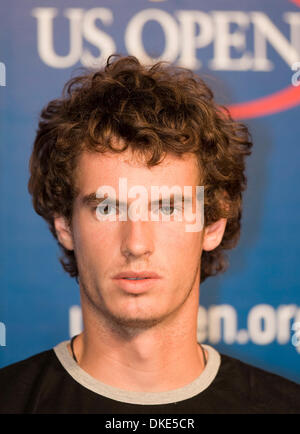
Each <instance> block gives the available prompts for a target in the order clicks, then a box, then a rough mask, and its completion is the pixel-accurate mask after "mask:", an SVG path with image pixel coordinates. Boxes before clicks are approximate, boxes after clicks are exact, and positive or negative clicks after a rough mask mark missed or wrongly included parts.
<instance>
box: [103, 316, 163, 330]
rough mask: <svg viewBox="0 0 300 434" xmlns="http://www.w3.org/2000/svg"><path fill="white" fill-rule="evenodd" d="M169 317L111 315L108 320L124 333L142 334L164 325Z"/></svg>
mask: <svg viewBox="0 0 300 434" xmlns="http://www.w3.org/2000/svg"><path fill="white" fill-rule="evenodd" d="M167 316H168V315H162V316H157V317H136V316H135V317H134V316H132V317H130V316H126V315H116V314H112V313H110V314H108V315H107V319H108V320H109V322H110V324H111V325H112V326H113V327H114V328H115V327H117V328H119V329H122V330H124V331H126V330H128V331H131V332H133V331H135V332H141V331H143V330H148V329H151V328H152V327H155V326H157V325H158V324H160V323H162V322H163V320H164V319H165V318H166V317H167Z"/></svg>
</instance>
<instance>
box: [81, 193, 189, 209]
mask: <svg viewBox="0 0 300 434" xmlns="http://www.w3.org/2000/svg"><path fill="white" fill-rule="evenodd" d="M104 199H107V200H108V201H109V202H114V201H115V202H116V205H117V206H120V205H125V202H123V201H119V199H117V198H116V199H115V200H114V198H113V197H111V198H109V197H107V195H106V197H97V195H96V193H90V194H87V195H85V196H83V197H82V199H81V203H82V205H85V206H88V205H94V204H100V203H101V202H103V200H104ZM168 199H169V198H168V197H165V198H160V199H158V200H154V201H152V202H150V201H149V202H148V203H152V205H158V204H159V205H161V204H162V203H163V202H165V201H167V200H168ZM133 200H136V199H133ZM170 201H171V203H173V202H180V201H181V202H182V203H183V202H184V201H185V202H186V203H192V202H193V198H192V197H191V196H184V195H183V194H182V195H181V194H178V193H177V194H171V195H170ZM127 204H128V202H127Z"/></svg>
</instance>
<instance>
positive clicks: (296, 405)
mask: <svg viewBox="0 0 300 434" xmlns="http://www.w3.org/2000/svg"><path fill="white" fill-rule="evenodd" d="M218 377H219V381H220V382H221V383H223V384H226V383H230V386H231V387H230V388H231V390H232V391H235V392H236V395H237V396H240V397H241V399H246V400H247V401H248V402H249V403H250V402H251V403H252V404H253V405H254V406H255V407H256V408H257V411H260V410H261V411H263V410H264V409H269V410H270V412H272V411H274V412H297V413H300V385H299V384H297V383H295V382H293V381H291V380H289V379H287V378H285V377H282V376H280V375H278V374H275V373H272V372H269V371H266V370H264V369H262V368H259V367H256V366H253V365H252V364H249V363H246V362H243V361H241V360H239V359H237V358H234V357H230V356H228V355H225V354H221V367H220V370H219V375H218Z"/></svg>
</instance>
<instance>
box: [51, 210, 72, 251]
mask: <svg viewBox="0 0 300 434" xmlns="http://www.w3.org/2000/svg"><path fill="white" fill-rule="evenodd" d="M54 226H55V230H56V235H57V238H58V241H59V242H60V244H62V245H63V246H64V247H65V248H66V249H67V250H74V246H73V238H72V232H71V228H70V227H69V225H68V223H67V221H66V219H65V217H63V216H55V217H54Z"/></svg>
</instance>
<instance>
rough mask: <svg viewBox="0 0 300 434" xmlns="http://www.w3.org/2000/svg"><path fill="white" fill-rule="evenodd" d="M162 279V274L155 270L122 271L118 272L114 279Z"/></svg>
mask: <svg viewBox="0 0 300 434" xmlns="http://www.w3.org/2000/svg"><path fill="white" fill-rule="evenodd" d="M129 278H138V279H161V276H160V275H159V274H157V273H155V272H154V271H122V272H121V273H118V274H116V275H115V276H114V277H113V279H129Z"/></svg>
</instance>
